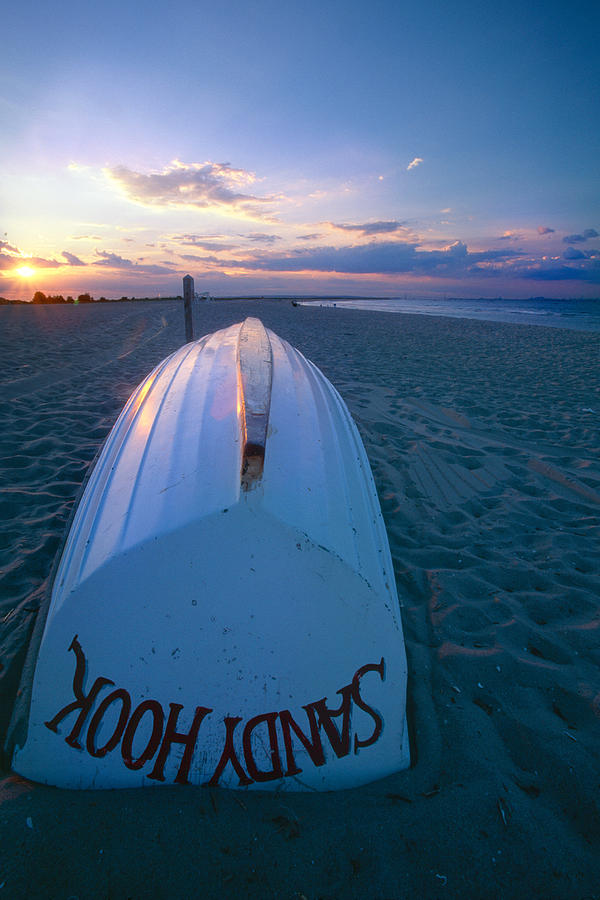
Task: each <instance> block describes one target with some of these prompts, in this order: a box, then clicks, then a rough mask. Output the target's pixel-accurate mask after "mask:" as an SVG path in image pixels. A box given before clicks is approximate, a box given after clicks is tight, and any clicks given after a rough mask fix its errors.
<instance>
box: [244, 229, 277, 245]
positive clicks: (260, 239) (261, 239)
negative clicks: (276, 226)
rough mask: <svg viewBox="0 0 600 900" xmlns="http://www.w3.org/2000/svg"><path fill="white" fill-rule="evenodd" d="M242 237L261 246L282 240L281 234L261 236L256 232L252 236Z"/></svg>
mask: <svg viewBox="0 0 600 900" xmlns="http://www.w3.org/2000/svg"><path fill="white" fill-rule="evenodd" d="M240 237H245V238H247V239H248V240H249V241H255V242H256V243H259V244H274V243H275V242H276V241H280V240H282V238H281V236H280V235H279V234H260V233H259V232H256V231H255V232H253V233H252V234H246V235H240Z"/></svg>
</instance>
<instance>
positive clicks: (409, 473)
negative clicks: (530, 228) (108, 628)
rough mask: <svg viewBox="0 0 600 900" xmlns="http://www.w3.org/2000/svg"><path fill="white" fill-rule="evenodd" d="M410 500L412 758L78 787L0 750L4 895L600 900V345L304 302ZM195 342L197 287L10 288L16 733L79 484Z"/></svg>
mask: <svg viewBox="0 0 600 900" xmlns="http://www.w3.org/2000/svg"><path fill="white" fill-rule="evenodd" d="M248 315H255V316H259V317H260V318H261V319H262V321H263V322H264V324H265V325H266V326H268V327H270V328H272V329H273V330H274V331H276V332H277V334H279V335H280V336H281V337H282V338H285V339H286V340H288V341H289V342H290V343H291V344H293V345H294V346H296V347H298V349H300V350H301V351H302V352H303V353H304V354H305V356H307V357H308V358H309V359H311V360H312V361H313V362H314V363H315V364H316V365H317V366H319V367H320V368H321V369H322V371H323V372H324V374H325V375H326V376H327V377H328V378H329V379H330V380H331V381H332V382H333V384H334V385H335V386H336V388H337V389H338V390H339V391H340V393H341V395H342V396H343V398H344V400H345V401H346V403H347V405H348V407H349V409H350V412H351V413H352V415H353V417H354V419H355V421H356V423H357V425H358V427H359V430H360V432H361V435H362V438H363V441H364V444H365V447H366V451H367V454H368V456H369V460H370V463H371V467H372V470H373V474H374V477H375V482H376V486H377V490H378V494H379V499H380V502H381V506H382V511H383V515H384V518H385V522H386V526H387V530H388V535H389V539H390V547H391V552H392V558H393V562H394V567H395V575H396V581H397V586H398V593H399V596H400V599H401V603H402V620H403V626H404V633H405V640H406V650H407V655H408V664H409V701H408V713H409V728H410V732H411V742H412V758H413V765H412V767H411V768H410V769H408V770H407V771H405V772H402V773H399V774H397V775H394V776H391V777H389V778H387V779H385V780H382V781H379V782H377V783H374V784H371V785H368V786H366V787H363V788H360V789H355V790H350V791H342V792H339V793H329V794H319V795H315V794H286V795H278V794H273V793H260V792H252V793H248V792H243V791H239V792H238V791H236V792H228V791H224V790H218V789H210V790H209V789H200V788H192V787H181V786H178V787H162V786H161V787H151V788H148V789H147V790H131V791H97V792H92V791H83V792H75V791H65V790H59V789H56V788H49V787H44V786H40V785H38V784H33V783H31V782H28V781H25V780H24V779H22V778H20V777H19V776H16V775H14V774H11V773H10V771H9V768H8V761H7V759H6V756H5V758H4V760H3V768H2V771H1V772H0V833H1V841H0V898H1V897H10V898H21V897H23V898H25V897H27V898H37V897H39V898H48V897H51V898H65V900H66V898H79V900H88V898H90V900H95V898H134V900H138V898H156V897H158V898H161V897H164V898H188V897H189V898H191V897H203V898H204V897H205V898H217V897H219V898H222V897H251V898H267V897H268V898H270V897H273V898H290V900H292V898H299V900H317V898H324V900H325V898H327V900H334V898H344V900H345V898H370V900H403V898H413V897H415V898H417V897H418V898H459V897H461V898H465V897H468V898H510V897H517V896H524V897H543V898H565V900H566V898H577V900H584V898H586V900H592V898H600V810H599V798H600V565H599V563H598V559H599V558H600V553H599V551H600V540H599V536H600V527H599V526H600V428H599V423H600V378H599V372H600V365H599V363H600V352H599V350H600V342H599V335H598V334H595V333H585V332H576V331H568V330H563V329H558V328H543V327H531V326H525V325H510V324H497V323H491V322H483V321H474V320H467V319H449V318H435V317H431V316H417V315H398V314H392V313H380V312H370V311H361V310H342V309H339V308H338V309H332V308H319V307H318V306H314V307H308V306H299V307H293V306H292V305H291V304H290V303H289V302H286V301H274V300H264V301H216V302H212V303H204V304H200V305H198V306H197V308H196V310H195V318H196V332H197V334H198V336H200V335H202V334H205V333H207V332H211V331H214V330H216V329H217V328H221V327H225V326H226V325H230V324H232V323H234V322H239V321H241V320H242V319H243V318H245V317H246V316H248ZM183 342H184V333H183V312H182V309H181V306H180V304H178V303H176V302H166V301H165V302H158V301H156V302H139V303H132V302H128V303H118V304H95V305H90V306H87V305H86V306H83V305H80V306H62V307H60V306H58V307H57V306H55V307H50V306H38V307H33V306H31V307H29V306H28V307H4V308H1V309H0V359H1V360H2V366H1V369H0V422H1V423H2V427H1V429H0V487H1V493H0V509H1V515H0V536H1V540H0V623H1V627H0V738H1V743H4V739H5V735H6V730H7V728H8V723H9V720H10V715H11V711H12V707H13V704H14V701H15V697H16V694H17V691H18V689H19V682H20V676H21V670H22V667H23V664H24V660H25V655H26V652H27V647H28V642H29V638H30V635H31V633H32V631H33V628H34V626H35V622H36V617H37V613H38V609H39V606H40V603H41V602H42V598H43V597H44V592H45V591H46V590H47V587H48V581H49V578H50V574H51V571H52V567H53V565H54V563H55V557H56V554H57V552H58V550H59V547H60V544H61V540H62V537H63V532H64V529H65V526H66V523H67V522H68V519H69V516H70V513H71V510H72V508H73V505H74V503H75V500H76V498H77V496H78V493H79V490H80V487H81V484H82V482H83V480H84V478H85V477H86V473H87V472H88V470H89V467H90V466H91V464H92V462H93V460H94V458H95V455H96V453H97V452H98V450H99V448H100V447H101V445H102V442H103V441H104V439H105V437H106V436H107V434H108V432H109V430H110V428H111V426H112V425H113V423H114V421H115V419H116V418H117V416H118V414H119V412H120V410H121V408H122V406H123V404H124V403H125V401H126V400H127V398H128V397H129V395H130V394H131V392H132V390H133V389H134V388H135V387H136V386H137V384H139V382H140V381H141V380H142V379H143V378H144V377H145V375H146V374H147V373H148V372H149V371H150V370H151V369H152V368H153V367H154V366H155V365H156V364H157V363H159V362H160V361H161V360H162V359H163V358H164V357H165V356H167V355H168V354H169V353H171V352H172V351H174V350H175V349H177V347H179V346H180V345H181V344H182V343H183Z"/></svg>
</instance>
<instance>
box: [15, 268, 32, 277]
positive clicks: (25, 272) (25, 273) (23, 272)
mask: <svg viewBox="0 0 600 900" xmlns="http://www.w3.org/2000/svg"><path fill="white" fill-rule="evenodd" d="M17 273H18V274H19V275H20V276H21V278H31V276H32V275H35V269H32V268H31V266H21V267H20V268H19V269H17Z"/></svg>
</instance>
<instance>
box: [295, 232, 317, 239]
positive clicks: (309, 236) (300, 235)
mask: <svg viewBox="0 0 600 900" xmlns="http://www.w3.org/2000/svg"><path fill="white" fill-rule="evenodd" d="M320 237H321V235H320V234H318V233H315V234H299V235H298V240H299V241H316V240H318V238H320Z"/></svg>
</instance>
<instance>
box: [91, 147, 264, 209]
mask: <svg viewBox="0 0 600 900" xmlns="http://www.w3.org/2000/svg"><path fill="white" fill-rule="evenodd" d="M105 174H106V175H107V176H108V178H109V179H110V180H111V181H112V182H113V183H114V184H116V186H117V187H118V188H119V189H120V190H121V191H122V192H123V193H124V194H125V196H126V197H128V198H129V199H130V200H133V201H134V202H135V203H141V204H142V205H143V206H159V207H166V208H173V207H188V208H189V207H193V208H195V209H209V210H214V211H217V212H220V213H225V214H230V215H237V216H238V217H239V216H240V215H241V216H245V217H248V218H251V219H272V216H271V214H270V212H269V211H268V209H267V207H270V206H272V205H273V203H275V202H276V201H277V200H280V199H281V197H276V196H267V197H258V196H256V195H255V194H249V193H246V192H245V191H244V190H243V188H246V187H248V186H249V185H251V184H253V183H254V182H255V181H256V176H255V175H254V173H253V172H247V171H245V170H244V169H235V168H233V167H232V166H231V165H230V164H229V163H212V162H205V163H191V164H189V165H188V164H186V163H182V162H179V160H175V161H174V162H173V163H171V165H170V166H166V167H165V168H164V169H163V170H162V171H161V172H150V173H143V172H134V171H133V170H132V169H128V168H127V167H126V166H115V167H114V168H108V169H105Z"/></svg>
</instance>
